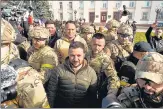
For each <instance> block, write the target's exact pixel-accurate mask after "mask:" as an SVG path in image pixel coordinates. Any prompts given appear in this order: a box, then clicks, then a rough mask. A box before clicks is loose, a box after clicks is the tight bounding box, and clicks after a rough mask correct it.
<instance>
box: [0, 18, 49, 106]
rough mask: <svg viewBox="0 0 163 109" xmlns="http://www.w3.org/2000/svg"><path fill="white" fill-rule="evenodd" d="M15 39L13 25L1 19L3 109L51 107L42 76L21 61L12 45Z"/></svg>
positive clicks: (14, 46)
mask: <svg viewBox="0 0 163 109" xmlns="http://www.w3.org/2000/svg"><path fill="white" fill-rule="evenodd" d="M14 37H15V30H14V29H13V27H12V26H11V24H10V23H9V22H7V21H5V20H4V19H1V83H2V85H1V107H2V108H18V107H19V108H20V107H22V108H34V107H40V108H46V107H49V104H48V101H47V97H46V92H45V90H44V87H43V85H42V81H41V79H40V75H39V73H38V72H37V71H36V70H34V69H33V68H32V67H30V65H29V64H28V63H27V62H26V61H24V60H21V59H19V52H18V50H17V47H16V45H14V44H13V43H12V41H14V39H15V38H14ZM10 68H11V69H12V70H11V69H10ZM10 71H14V72H16V73H15V74H13V72H10ZM13 76H14V77H13ZM13 79H14V80H13ZM12 80H13V81H12ZM36 81H37V83H36ZM31 86H32V87H31Z"/></svg>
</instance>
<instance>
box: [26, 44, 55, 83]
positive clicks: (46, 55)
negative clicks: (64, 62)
mask: <svg viewBox="0 0 163 109" xmlns="http://www.w3.org/2000/svg"><path fill="white" fill-rule="evenodd" d="M32 48H33V49H30V50H29V51H28V54H30V56H29V59H28V62H29V63H30V65H31V66H32V67H33V68H34V69H36V70H37V71H39V72H40V75H42V76H43V78H42V79H43V83H44V82H46V81H47V80H48V78H49V76H50V74H48V71H49V70H51V69H53V68H54V67H56V66H57V65H58V57H57V54H56V53H55V52H54V50H53V49H52V48H51V47H49V46H44V47H43V48H40V49H39V50H36V49H34V47H32Z"/></svg>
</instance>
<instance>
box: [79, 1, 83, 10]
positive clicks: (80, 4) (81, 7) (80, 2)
mask: <svg viewBox="0 0 163 109" xmlns="http://www.w3.org/2000/svg"><path fill="white" fill-rule="evenodd" d="M79 8H80V9H83V8H84V3H83V1H79Z"/></svg>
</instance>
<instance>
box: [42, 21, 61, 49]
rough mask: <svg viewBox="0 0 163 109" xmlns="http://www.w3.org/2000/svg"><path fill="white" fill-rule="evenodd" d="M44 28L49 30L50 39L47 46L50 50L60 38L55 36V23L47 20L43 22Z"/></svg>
mask: <svg viewBox="0 0 163 109" xmlns="http://www.w3.org/2000/svg"><path fill="white" fill-rule="evenodd" d="M45 27H46V28H47V29H49V31H50V34H51V37H50V38H49V43H48V45H49V46H50V47H51V48H54V45H55V42H56V41H57V40H58V39H60V37H59V36H58V34H57V30H56V26H55V22H54V21H53V20H47V21H46V22H45Z"/></svg>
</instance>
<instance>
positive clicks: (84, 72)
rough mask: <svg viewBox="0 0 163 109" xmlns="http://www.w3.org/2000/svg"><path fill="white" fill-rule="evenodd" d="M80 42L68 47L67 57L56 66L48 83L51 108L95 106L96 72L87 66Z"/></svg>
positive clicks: (82, 45) (83, 49)
mask: <svg viewBox="0 0 163 109" xmlns="http://www.w3.org/2000/svg"><path fill="white" fill-rule="evenodd" d="M85 51H86V50H85V47H84V44H82V43H81V42H73V43H71V44H70V46H69V56H68V57H67V58H66V59H65V62H64V64H61V65H59V66H57V67H56V68H55V69H54V72H53V73H51V77H50V79H49V81H48V87H47V97H48V101H49V104H50V107H51V108H54V107H55V108H88V107H95V106H96V103H95V102H96V92H97V90H96V87H97V76H96V72H95V71H94V70H93V68H91V67H90V66H89V64H88V61H87V60H86V59H84V57H85Z"/></svg>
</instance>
